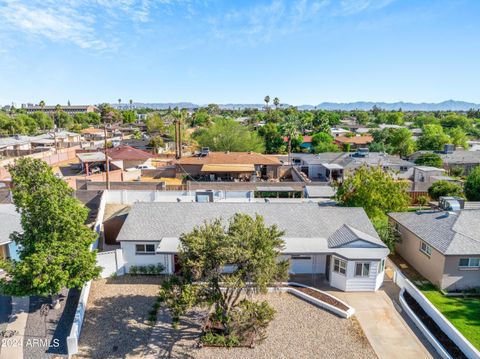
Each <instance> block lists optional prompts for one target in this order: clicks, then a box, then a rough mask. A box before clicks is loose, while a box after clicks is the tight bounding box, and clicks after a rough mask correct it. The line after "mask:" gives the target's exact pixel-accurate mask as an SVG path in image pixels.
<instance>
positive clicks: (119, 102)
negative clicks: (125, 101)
mask: <svg viewBox="0 0 480 359" xmlns="http://www.w3.org/2000/svg"><path fill="white" fill-rule="evenodd" d="M121 103H122V99H121V98H119V99H118V108H119V109H120V104H121Z"/></svg>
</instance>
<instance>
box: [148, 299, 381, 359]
mask: <svg viewBox="0 0 480 359" xmlns="http://www.w3.org/2000/svg"><path fill="white" fill-rule="evenodd" d="M256 299H258V300H263V299H267V300H268V301H269V303H270V304H271V305H272V306H273V307H274V308H275V309H276V310H277V314H276V316H275V319H274V320H273V321H272V322H271V323H270V326H269V327H268V329H267V335H268V337H267V339H266V340H265V341H264V342H263V343H261V344H259V345H257V346H256V347H255V348H253V349H249V348H234V349H224V348H208V347H204V348H201V349H199V348H197V347H196V344H197V342H198V337H199V333H200V323H199V322H200V320H201V318H202V317H203V316H202V313H201V312H197V313H194V314H192V315H191V316H190V318H187V320H185V321H184V322H183V323H182V325H181V327H180V329H179V330H178V331H175V330H173V329H172V328H171V326H170V324H169V316H168V313H167V312H166V311H160V315H159V322H158V323H157V326H156V327H155V329H154V330H153V333H152V337H151V339H150V343H149V354H148V355H147V356H146V358H149V359H153V358H199V359H200V358H201V359H203V358H204V359H209V358H229V359H236V358H238V359H248V358H255V359H257V358H265V359H267V358H275V359H282V358H347V357H348V358H376V357H377V356H376V354H375V352H374V351H373V349H372V347H371V346H370V343H369V342H368V340H367V338H366V337H365V335H364V333H363V331H362V329H361V328H360V326H359V324H358V322H357V321H356V320H355V319H342V318H339V317H337V316H335V315H333V314H330V313H329V312H327V311H325V310H323V309H320V308H317V307H315V306H313V305H311V304H309V303H307V302H305V301H303V300H301V299H299V298H297V297H294V296H293V295H291V294H288V293H273V294H268V295H266V296H258V297H257V298H256Z"/></svg>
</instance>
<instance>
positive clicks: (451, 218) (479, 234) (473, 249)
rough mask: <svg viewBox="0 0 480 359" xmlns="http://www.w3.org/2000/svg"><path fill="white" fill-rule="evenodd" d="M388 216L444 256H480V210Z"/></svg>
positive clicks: (405, 213)
mask: <svg viewBox="0 0 480 359" xmlns="http://www.w3.org/2000/svg"><path fill="white" fill-rule="evenodd" d="M389 216H390V217H391V218H393V219H394V220H396V221H397V222H398V223H400V224H401V225H402V226H404V227H405V228H407V229H408V230H409V231H411V232H412V233H414V234H415V235H417V236H418V237H420V238H421V239H422V240H423V241H425V242H426V243H428V244H429V245H431V246H432V247H434V248H435V249H437V250H438V251H440V252H441V253H443V254H446V255H462V254H469V255H478V254H480V210H462V211H460V212H456V213H452V212H450V213H449V212H438V211H425V212H423V211H422V212H402V213H390V214H389Z"/></svg>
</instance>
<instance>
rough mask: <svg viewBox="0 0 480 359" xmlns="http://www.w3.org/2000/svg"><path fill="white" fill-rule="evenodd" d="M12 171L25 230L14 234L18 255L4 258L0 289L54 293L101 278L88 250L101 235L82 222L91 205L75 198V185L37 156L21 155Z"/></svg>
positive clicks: (23, 293)
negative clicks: (35, 157)
mask: <svg viewBox="0 0 480 359" xmlns="http://www.w3.org/2000/svg"><path fill="white" fill-rule="evenodd" d="M9 172H10V174H11V176H12V182H13V190H12V193H13V200H14V203H15V206H16V208H17V211H18V212H19V213H20V214H21V223H22V229H23V232H22V233H18V232H15V233H13V234H12V235H11V238H12V239H13V240H14V241H15V243H17V245H18V247H19V256H20V260H19V261H15V260H13V261H10V262H3V263H2V266H3V268H4V269H6V271H7V278H8V279H5V278H4V279H1V281H0V290H1V291H2V292H4V293H6V294H9V295H15V296H24V295H40V296H52V297H54V296H55V295H56V294H57V293H59V291H60V290H61V289H62V288H65V287H66V288H80V287H82V286H83V285H84V284H85V283H86V282H87V281H89V280H91V279H93V278H95V277H97V276H98V274H99V273H100V268H99V267H97V266H96V253H95V251H90V246H91V245H92V244H93V242H94V241H95V239H96V238H97V234H96V233H95V232H94V231H93V230H91V229H90V228H88V227H87V226H86V225H85V224H84V223H85V221H86V219H87V215H88V210H87V208H85V207H84V206H83V205H82V204H81V203H80V202H79V201H78V200H77V199H75V198H73V196H72V192H73V190H72V189H71V188H70V187H68V185H67V184H66V183H65V182H64V181H62V180H61V179H58V178H56V177H55V176H54V174H53V172H52V170H51V168H50V167H49V166H48V164H47V163H46V162H44V161H41V160H38V159H32V158H22V159H20V160H18V161H17V162H16V163H15V164H14V165H13V166H10V167H9Z"/></svg>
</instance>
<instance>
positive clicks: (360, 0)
mask: <svg viewBox="0 0 480 359" xmlns="http://www.w3.org/2000/svg"><path fill="white" fill-rule="evenodd" d="M393 1H394V0H342V1H341V2H340V9H339V10H338V12H337V14H338V15H354V14H358V13H360V12H363V11H366V10H378V9H381V8H383V7H385V6H387V5H389V4H390V3H392V2H393Z"/></svg>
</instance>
